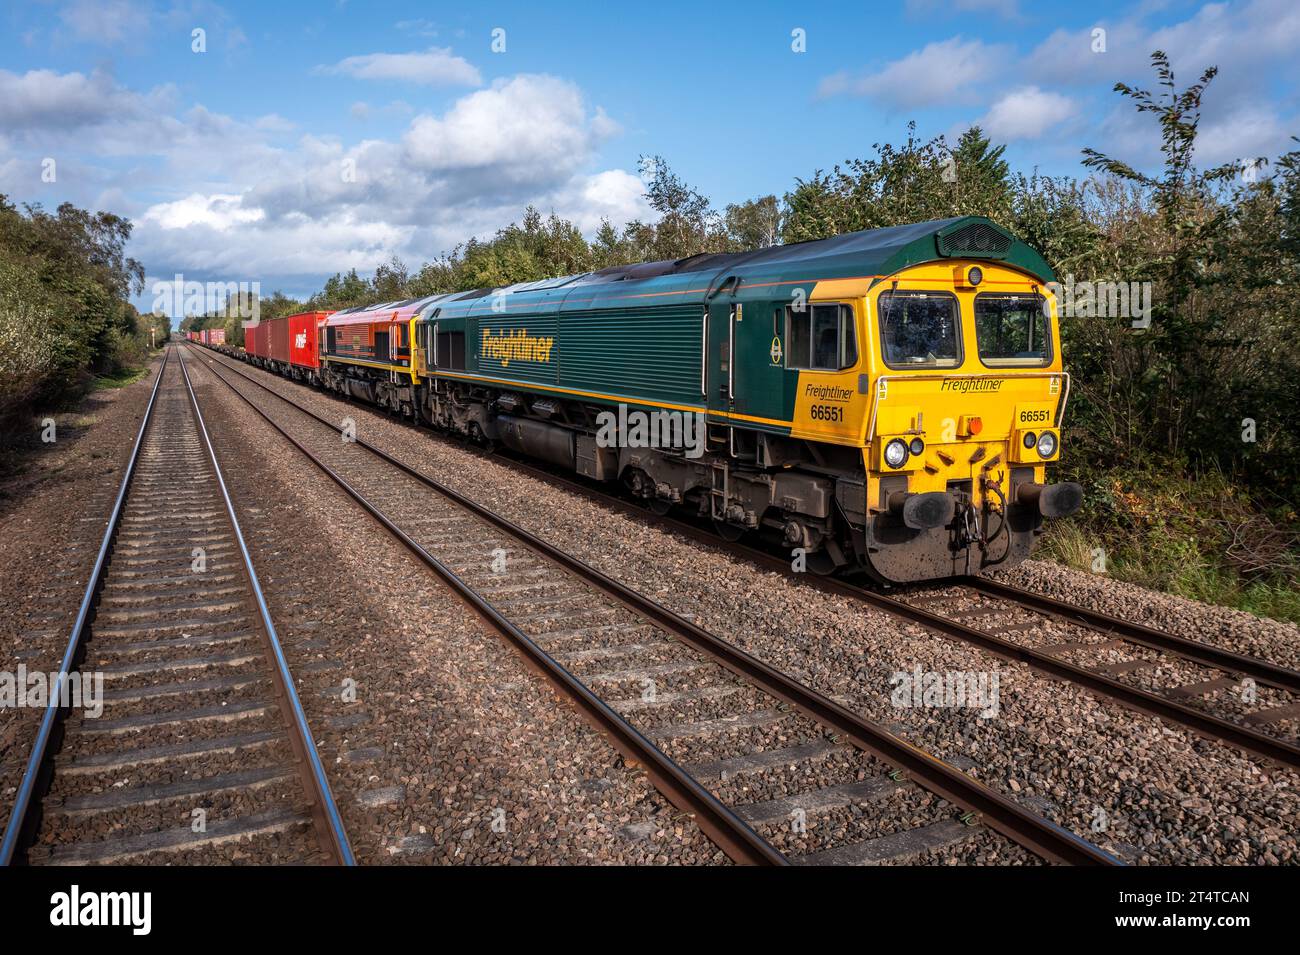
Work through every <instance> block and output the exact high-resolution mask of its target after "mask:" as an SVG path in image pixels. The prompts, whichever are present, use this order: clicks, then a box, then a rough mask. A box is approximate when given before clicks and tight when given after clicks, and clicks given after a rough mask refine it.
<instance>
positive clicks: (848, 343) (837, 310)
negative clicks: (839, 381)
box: [785, 303, 858, 371]
mask: <svg viewBox="0 0 1300 955" xmlns="http://www.w3.org/2000/svg"><path fill="white" fill-rule="evenodd" d="M785 342H786V351H785V367H787V368H801V369H808V370H810V371H842V370H843V369H845V368H852V367H853V366H854V365H856V364H857V363H858V338H857V333H856V330H855V327H854V323H853V309H852V307H851V306H848V305H841V304H838V303H836V304H829V305H814V304H807V305H804V306H802V308H797V307H796V306H794V305H789V306H786V310H785Z"/></svg>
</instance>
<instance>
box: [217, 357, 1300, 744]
mask: <svg viewBox="0 0 1300 955" xmlns="http://www.w3.org/2000/svg"><path fill="white" fill-rule="evenodd" d="M227 367H229V366H227ZM231 370H232V371H238V369H235V368H231ZM239 373H240V374H243V372H239ZM245 377H248V376H245ZM250 380H253V379H251V378H250ZM254 383H255V384H258V385H259V386H260V387H263V388H265V387H266V386H265V385H261V383H260V382H256V381H254ZM268 390H269V389H268ZM272 393H273V394H274V392H272ZM348 400H349V403H350V399H348ZM432 433H433V434H434V436H435V437H443V436H441V435H438V434H437V432H432ZM444 440H450V439H446V438H445V437H444ZM491 457H493V459H494V460H498V461H505V462H507V463H508V464H509V465H510V466H511V467H514V468H515V469H517V470H520V471H523V472H526V473H528V474H530V475H532V476H534V477H536V478H537V479H539V480H542V481H546V482H547V483H549V484H552V485H554V486H560V487H564V488H566V489H568V490H571V491H574V492H576V493H578V494H583V495H585V496H587V497H588V498H590V499H592V500H595V501H600V502H601V503H604V504H608V505H611V506H614V507H617V508H619V509H620V510H622V511H623V512H624V513H629V514H636V515H638V516H640V517H642V518H644V517H646V516H651V517H653V518H655V519H656V520H657V521H658V522H659V523H661V524H662V525H665V526H666V527H667V528H669V529H671V530H674V531H677V532H679V533H682V534H684V535H685V536H687V537H690V538H691V539H692V540H694V541H697V542H699V543H702V544H704V545H705V546H708V547H712V548H714V549H715V550H718V551H720V552H722V553H729V554H734V555H738V556H742V557H744V558H746V559H748V560H750V561H752V562H754V563H757V564H759V565H761V566H764V567H766V568H768V569H771V570H775V571H777V572H779V573H781V574H782V575H784V576H786V577H787V578H789V579H791V580H799V581H800V582H801V583H804V584H807V585H810V586H812V587H815V588H817V589H820V590H823V591H825V592H828V593H834V594H837V595H839V596H843V597H848V598H850V599H854V600H858V601H861V602H864V603H867V604H870V605H872V606H874V607H876V609H879V610H883V611H884V612H886V613H890V614H893V615H895V616H898V617H900V618H902V619H905V620H908V621H910V622H913V623H917V624H920V625H921V626H923V627H927V628H929V629H933V630H937V631H940V632H943V633H944V634H946V635H948V636H952V637H955V638H957V639H960V640H964V641H967V642H971V643H976V644H978V645H980V646H981V647H983V648H984V649H986V650H988V651H990V652H992V653H994V654H996V655H998V656H1000V657H1002V658H1003V659H1006V660H1014V661H1019V662H1024V663H1027V664H1029V665H1030V666H1031V667H1033V668H1035V669H1037V670H1040V671H1042V672H1045V673H1048V674H1050V675H1052V676H1055V677H1057V678H1059V679H1063V680H1066V681H1068V682H1073V683H1079V684H1081V685H1083V686H1084V687H1085V688H1086V689H1088V690H1089V691H1090V692H1092V693H1094V694H1096V695H1099V696H1102V697H1106V698H1108V699H1112V700H1115V701H1116V702H1118V703H1120V704H1122V705H1124V706H1126V707H1128V708H1129V709H1132V710H1135V711H1137V712H1142V713H1147V714H1148V715H1152V716H1157V717H1159V718H1161V719H1164V720H1166V721H1169V722H1173V723H1177V724H1180V725H1182V726H1184V727H1186V728H1188V729H1190V730H1192V731H1193V732H1195V733H1197V734H1198V735H1200V736H1203V737H1206V738H1209V739H1213V740H1216V741H1219V742H1223V743H1227V744H1229V745H1232V746H1236V747H1238V748H1240V749H1242V750H1244V751H1246V752H1249V753H1252V754H1254V755H1255V756H1260V757H1263V758H1265V759H1268V760H1270V761H1272V762H1275V763H1279V764H1282V765H1286V766H1291V767H1296V768H1300V747H1297V746H1296V745H1295V744H1292V743H1289V742H1287V741H1285V740H1280V739H1277V738H1275V737H1271V736H1268V735H1267V734H1264V733H1260V732H1257V731H1255V730H1252V729H1250V728H1249V727H1246V726H1242V725H1241V724H1238V723H1233V722H1231V721H1229V720H1225V719H1222V718H1220V717H1216V716H1213V715H1212V714H1209V713H1206V712H1204V711H1201V710H1197V709H1195V708H1194V707H1190V706H1186V705H1184V704H1181V703H1179V702H1177V701H1175V700H1171V699H1169V698H1167V697H1164V696H1161V695H1160V694H1158V693H1152V692H1150V691H1148V690H1143V689H1140V688H1138V687H1134V686H1130V685H1128V684H1126V683H1121V682H1119V681H1118V680H1113V679H1111V678H1109V677H1107V676H1104V675H1102V674H1100V673H1097V672H1096V671H1093V670H1088V669H1086V668H1084V667H1079V666H1075V665H1073V664H1070V663H1067V662H1066V661H1064V660H1060V659H1058V658H1056V657H1053V656H1051V655H1049V654H1045V653H1041V652H1039V651H1035V650H1032V649H1030V648H1027V647H1023V646H1021V645H1020V644H1017V643H1015V642H1013V641H1010V640H1005V639H1003V638H1000V637H997V636H996V635H994V634H990V633H987V632H985V631H982V630H979V629H977V628H975V627H972V626H970V625H968V624H963V623H961V622H960V621H957V620H953V619H951V618H947V617H943V616H941V615H939V614H933V613H929V612H928V611H926V610H924V609H922V608H920V607H915V606H913V605H911V604H908V603H906V602H905V601H902V600H899V599H898V598H895V597H891V596H889V595H886V594H881V593H878V592H876V591H874V590H870V589H868V588H866V587H863V586H860V585H857V584H854V583H851V582H849V581H846V580H843V579H841V578H838V577H828V576H821V575H813V574H806V573H805V574H799V575H796V574H795V573H794V572H793V571H792V570H791V569H790V564H789V562H788V561H786V560H783V559H782V558H780V557H777V556H775V555H773V554H771V553H768V552H766V551H763V550H760V549H758V548H755V547H752V546H750V545H747V544H743V543H738V542H729V541H724V540H723V539H721V538H720V537H718V536H717V535H716V534H715V533H712V532H710V531H708V530H705V529H703V528H700V527H697V526H695V525H693V524H691V523H690V522H688V521H685V520H683V519H681V518H679V517H673V516H668V515H660V514H655V513H654V512H652V511H649V510H647V509H645V508H643V507H637V506H636V505H635V504H632V503H629V502H628V501H625V500H622V499H620V498H618V497H615V496H613V495H611V494H609V493H607V492H604V491H600V490H596V489H592V488H590V487H587V486H585V485H582V484H579V483H577V482H576V481H573V480H571V479H569V478H567V477H565V476H563V475H558V474H555V473H553V472H551V471H548V470H545V469H543V468H540V467H538V466H536V465H534V464H532V463H530V462H527V461H522V460H519V459H518V458H515V457H511V456H501V455H492V456H491ZM972 581H978V583H979V584H980V585H984V584H987V585H992V586H996V587H997V588H998V589H999V590H1000V589H1002V588H1007V587H1008V585H1005V584H1001V583H1000V582H996V581H991V580H989V579H987V578H970V577H964V578H956V579H954V581H953V583H954V584H966V585H969V584H971V583H972ZM940 583H943V582H940ZM992 586H991V587H990V589H992ZM1008 589H1015V588H1008ZM1026 594H1027V595H1028V592H1026ZM999 595H1001V594H999ZM1032 597H1033V598H1035V599H1036V600H1039V601H1042V602H1043V604H1044V606H1045V607H1046V606H1052V605H1054V606H1053V610H1051V611H1049V610H1046V609H1044V611H1043V612H1056V613H1058V614H1059V615H1060V616H1061V617H1062V618H1065V619H1068V618H1070V617H1071V616H1074V617H1075V618H1078V619H1075V620H1074V622H1076V623H1087V622H1088V620H1093V621H1096V624H1097V626H1098V627H1100V628H1105V627H1107V626H1109V625H1110V624H1111V622H1112V621H1114V623H1115V626H1116V631H1117V632H1118V633H1119V635H1121V636H1125V637H1126V639H1129V640H1130V641H1132V642H1148V641H1149V644H1148V645H1149V646H1150V648H1151V649H1156V650H1161V649H1168V650H1169V652H1173V653H1176V654H1178V655H1180V656H1186V657H1188V658H1191V659H1193V660H1194V662H1197V663H1201V664H1202V665H1205V666H1213V667H1215V668H1216V669H1225V670H1228V671H1230V672H1232V671H1240V672H1242V673H1244V674H1246V675H1249V676H1252V678H1253V679H1255V680H1256V681H1257V682H1260V683H1264V684H1266V685H1269V686H1275V687H1278V688H1280V689H1286V690H1290V689H1291V686H1292V685H1293V684H1294V683H1295V682H1296V677H1297V676H1298V674H1297V672H1296V671H1294V670H1289V669H1286V668H1285V667H1279V666H1278V665H1276V664H1273V663H1270V662H1269V661H1267V660H1261V659H1259V658H1257V657H1249V656H1245V655H1242V654H1236V653H1233V652H1232V651H1228V650H1221V649H1219V648H1217V647H1211V646H1209V645H1208V644H1203V643H1200V642H1199V641H1187V642H1189V643H1191V644H1192V646H1191V647H1190V648H1186V649H1184V648H1185V644H1184V642H1183V641H1184V640H1185V638H1181V637H1177V636H1175V635H1173V634H1166V633H1163V632H1162V631H1157V630H1154V629H1152V628H1149V627H1143V626H1142V625H1140V624H1131V623H1128V622H1126V621H1123V620H1120V619H1119V618H1114V617H1108V616H1107V615H1105V614H1100V613H1098V612H1096V611H1089V610H1087V609H1085V608H1081V607H1077V606H1075V605H1073V604H1067V603H1064V602H1063V601H1054V600H1053V599H1052V598H1049V597H1044V596H1042V595H1039V594H1033V595H1032ZM1007 599H1015V598H1012V597H1010V596H1008V597H1007ZM1057 607H1059V608H1060V609H1059V610H1057V609H1056V608H1057ZM1085 618H1087V619H1085ZM1130 633H1131V634H1132V635H1131V636H1129V634H1130ZM1197 654H1199V655H1200V656H1199V658H1197V656H1196V655H1197ZM1255 674H1259V675H1258V676H1256V675H1255ZM1297 692H1300V689H1298V690H1297Z"/></svg>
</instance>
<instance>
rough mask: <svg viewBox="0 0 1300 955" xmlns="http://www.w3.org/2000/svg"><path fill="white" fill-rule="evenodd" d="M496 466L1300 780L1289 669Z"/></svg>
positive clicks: (1013, 590) (1003, 591) (1019, 595)
mask: <svg viewBox="0 0 1300 955" xmlns="http://www.w3.org/2000/svg"><path fill="white" fill-rule="evenodd" d="M494 459H496V460H504V461H507V462H509V464H510V465H511V466H513V467H515V468H517V469H519V470H522V471H525V472H526V473H528V474H530V475H532V476H533V477H536V478H538V479H540V480H544V481H546V482H548V483H550V484H553V485H557V486H561V487H564V488H566V489H567V490H571V491H575V492H577V493H581V494H585V495H587V496H588V497H591V498H593V499H596V500H600V501H602V502H604V503H607V504H613V505H614V506H617V507H619V508H621V509H623V510H625V511H628V512H636V513H638V514H640V515H642V516H643V517H649V518H652V519H657V520H658V521H660V522H661V523H663V524H665V525H667V526H669V527H671V528H672V529H674V530H676V531H679V532H681V533H683V534H684V535H686V536H688V537H690V538H692V539H693V540H695V541H698V542H700V543H703V544H705V545H706V546H709V547H713V548H715V549H718V550H720V551H724V552H727V553H731V554H736V555H739V556H742V557H744V558H746V559H747V560H750V561H752V562H754V563H756V564H759V565H761V566H763V567H766V568H768V569H771V570H774V571H777V572H779V573H782V574H785V575H787V576H790V577H796V576H797V577H798V578H799V579H800V580H801V581H803V582H804V583H806V584H808V585H809V586H813V587H817V588H819V589H821V590H824V591H827V592H830V593H835V594H838V595H840V596H845V597H848V598H850V599H853V600H857V601H860V602H862V603H866V604H868V605H869V606H872V607H875V608H876V609H879V610H882V611H884V612H886V613H890V614H892V615H894V616H897V617H900V618H902V619H904V620H908V621H911V622H913V623H917V624H920V625H921V626H923V627H925V628H926V629H928V630H931V631H934V632H938V633H942V634H945V635H947V636H949V637H954V638H956V639H959V640H962V641H963V642H966V643H970V644H973V645H975V646H978V647H981V648H982V649H985V650H988V651H990V652H992V653H994V654H996V655H998V656H1000V657H1002V658H1003V659H1005V660H1016V661H1020V662H1024V663H1027V664H1029V665H1030V666H1031V667H1033V668H1035V669H1037V670H1039V671H1041V672H1044V673H1047V674H1049V675H1051V676H1053V677H1056V678H1058V679H1062V680H1067V681H1069V682H1072V683H1075V684H1078V685H1080V686H1082V687H1084V688H1086V689H1088V690H1089V691H1090V692H1092V693H1094V694H1096V695H1098V696H1101V697H1105V698H1107V699H1111V700H1114V701H1116V702H1118V703H1120V704H1122V705H1124V706H1127V707H1129V708H1130V709H1133V710H1136V711H1138V712H1142V713H1146V714H1149V715H1153V716H1156V717H1159V718H1160V719H1163V720H1166V721H1168V722H1170V723H1175V724H1178V725H1180V726H1183V727H1185V728H1187V729H1190V730H1192V731H1193V732H1195V733H1197V734H1199V735H1200V736H1202V737H1204V738H1207V739H1212V740H1215V741H1218V742H1221V743H1225V744H1227V745H1229V746H1233V747H1235V748H1238V749H1240V750H1242V751H1244V752H1247V753H1250V754H1252V755H1255V756H1259V757H1262V758H1264V759H1267V760H1270V761H1272V762H1274V763H1277V764H1279V765H1284V766H1289V767H1292V768H1296V769H1300V745H1297V743H1298V742H1300V741H1298V740H1297V737H1296V733H1295V731H1294V730H1287V729H1286V728H1285V727H1284V726H1279V725H1278V724H1283V723H1287V722H1290V723H1291V724H1292V725H1293V726H1294V725H1295V721H1296V720H1300V672H1297V671H1295V670H1291V669H1289V668H1287V667H1283V666H1279V665H1277V664H1275V663H1272V662H1270V661H1268V660H1263V659H1260V658H1257V657H1251V656H1248V655H1245V654H1239V653H1235V652H1232V651H1229V650H1225V649H1222V648H1220V647H1215V646H1213V645H1211V644H1207V643H1203V642H1201V641H1198V640H1191V639H1188V638H1186V637H1180V636H1178V635H1176V634H1172V633H1167V632H1165V631H1161V630H1156V629H1154V628H1151V627H1146V626H1144V625H1141V624H1136V623H1131V622H1129V621H1126V620H1123V619H1122V618H1118V617H1114V616H1111V615H1109V614H1103V613H1100V612H1098V611H1095V610H1091V609H1089V608H1087V607H1081V606H1078V605H1075V604H1070V603H1067V602H1064V601H1060V600H1056V599H1054V598H1052V597H1047V596H1045V595H1043V594H1038V593H1034V592H1032V591H1028V590H1023V589H1021V588H1018V587H1014V586H1012V585H1010V584H1005V583H1002V582H1001V581H996V580H991V579H988V578H983V577H970V578H962V579H958V580H954V581H951V582H945V583H944V585H943V586H941V587H935V586H933V585H931V586H927V587H923V588H916V587H913V588H909V589H907V590H904V591H902V592H900V593H897V594H886V593H881V592H880V591H878V590H874V589H872V588H870V587H866V586H863V585H861V584H858V583H855V582H852V581H849V580H844V579H841V578H836V577H820V576H817V575H814V574H799V575H795V574H794V573H793V572H792V571H791V569H790V563H789V561H787V560H785V559H784V558H782V557H779V556H776V555H774V554H772V553H771V552H769V551H766V550H762V549H759V548H757V547H753V546H750V545H749V544H747V543H744V542H734V543H733V542H729V541H724V540H723V539H721V538H719V537H718V536H717V535H716V534H714V533H713V532H712V531H710V530H709V529H707V528H704V527H702V526H700V525H698V524H695V523H692V522H691V521H689V520H684V519H682V518H680V517H677V516H673V515H666V516H665V515H658V514H655V513H654V512H652V511H649V510H647V509H645V508H641V507H638V506H637V505H636V504H633V503H631V502H628V501H626V500H624V499H622V498H620V497H616V496H614V495H611V494H608V493H605V492H603V491H601V490H599V489H594V488H591V487H589V486H587V485H584V484H581V483H579V482H577V481H573V480H571V479H569V478H567V477H565V476H563V475H558V474H555V473H554V472H552V471H549V470H547V469H545V468H539V467H537V466H535V465H533V464H531V463H529V462H526V461H521V460H519V459H517V458H515V457H502V456H501V455H495V456H494ZM1062 629H1064V630H1065V631H1066V632H1065V633H1064V634H1062V633H1060V631H1062ZM1052 632H1056V633H1057V635H1056V636H1052V635H1051V633H1052ZM1071 633H1072V635H1071ZM1248 701H1249V702H1248Z"/></svg>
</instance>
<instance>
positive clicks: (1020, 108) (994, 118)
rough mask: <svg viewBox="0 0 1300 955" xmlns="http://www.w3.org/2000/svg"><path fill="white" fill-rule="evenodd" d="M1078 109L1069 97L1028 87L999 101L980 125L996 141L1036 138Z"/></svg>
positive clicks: (990, 108)
mask: <svg viewBox="0 0 1300 955" xmlns="http://www.w3.org/2000/svg"><path fill="white" fill-rule="evenodd" d="M1077 109H1078V107H1077V104H1076V103H1075V102H1074V100H1072V99H1070V98H1069V97H1068V96H1062V95H1061V94H1060V93H1052V92H1048V91H1046V90H1041V89H1039V88H1038V87H1037V86H1025V87H1021V88H1020V89H1017V90H1012V91H1011V92H1009V93H1007V94H1006V95H1004V96H1002V97H1001V98H999V99H998V100H997V101H996V102H994V104H993V105H992V106H991V107H989V111H988V112H987V113H986V114H985V115H984V117H983V118H982V119H980V120H979V121H978V123H979V125H980V126H981V127H983V129H984V131H985V133H986V134H988V135H989V136H991V137H992V138H993V140H994V141H995V142H1009V141H1011V140H1016V139H1037V138H1038V137H1039V136H1042V135H1043V133H1045V132H1046V131H1047V130H1048V129H1050V128H1051V127H1053V126H1055V125H1056V124H1057V123H1059V122H1061V121H1062V120H1065V119H1068V118H1069V117H1071V116H1073V115H1074V114H1075V112H1076V111H1077Z"/></svg>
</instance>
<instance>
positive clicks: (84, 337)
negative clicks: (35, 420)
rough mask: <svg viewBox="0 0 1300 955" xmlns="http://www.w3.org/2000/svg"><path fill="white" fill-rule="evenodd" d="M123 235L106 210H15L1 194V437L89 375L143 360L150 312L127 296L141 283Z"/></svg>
mask: <svg viewBox="0 0 1300 955" xmlns="http://www.w3.org/2000/svg"><path fill="white" fill-rule="evenodd" d="M130 236H131V223H130V222H128V221H127V220H126V219H123V218H121V217H119V216H115V215H113V214H112V213H108V212H96V213H90V212H87V211H86V210H84V209H78V208H77V207H76V206H73V205H72V204H70V203H64V204H63V205H61V206H59V207H58V209H57V210H55V211H54V212H52V213H51V212H48V211H46V210H45V209H43V208H42V207H41V206H39V205H29V206H24V207H23V208H21V209H20V208H18V207H16V206H15V205H14V204H13V203H11V202H10V201H9V199H8V198H7V197H5V196H3V195H0V446H2V445H8V444H11V443H12V442H13V441H15V440H16V439H19V438H22V437H24V436H30V434H31V433H34V432H33V429H31V428H30V427H28V425H29V424H30V418H31V416H32V414H34V413H36V412H37V411H41V412H48V411H57V410H59V409H62V408H65V407H67V406H68V405H69V404H70V403H72V402H74V401H75V400H76V399H77V398H78V397H80V396H81V395H82V394H84V393H85V392H86V391H87V390H88V389H89V388H91V387H93V386H94V383H95V381H96V379H97V377H103V378H107V379H113V378H120V377H122V376H124V375H128V374H130V373H131V372H132V371H133V370H135V369H138V368H140V367H142V366H143V365H144V363H145V359H146V357H147V353H148V349H149V322H150V319H149V318H144V319H142V318H141V316H140V315H139V313H137V311H136V309H135V307H134V306H132V305H131V303H130V301H129V299H130V296H131V293H132V292H135V293H136V294H139V292H140V291H141V289H142V287H143V284H144V267H143V266H142V265H141V264H140V263H139V262H137V261H136V260H135V259H132V258H130V257H128V256H127V255H126V253H125V249H126V244H127V241H128V239H129V238H130ZM159 331H160V332H161V333H162V336H164V337H165V331H166V330H165V328H163V329H160V330H159Z"/></svg>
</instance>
